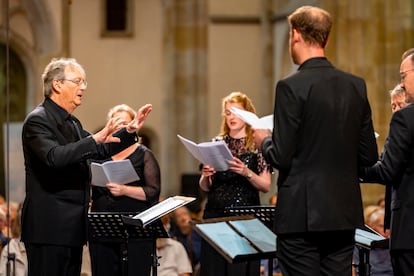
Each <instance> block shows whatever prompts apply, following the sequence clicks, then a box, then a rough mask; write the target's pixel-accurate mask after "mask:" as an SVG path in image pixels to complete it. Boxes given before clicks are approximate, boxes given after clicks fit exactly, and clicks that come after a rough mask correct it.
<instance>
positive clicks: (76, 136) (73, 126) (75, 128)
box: [69, 115, 82, 141]
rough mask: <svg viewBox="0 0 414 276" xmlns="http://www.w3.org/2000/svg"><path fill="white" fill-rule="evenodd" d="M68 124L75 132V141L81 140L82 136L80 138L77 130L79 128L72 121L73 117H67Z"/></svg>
mask: <svg viewBox="0 0 414 276" xmlns="http://www.w3.org/2000/svg"><path fill="white" fill-rule="evenodd" d="M69 122H70V124H72V126H71V128H72V129H74V130H75V133H76V134H75V135H74V137H75V140H76V141H77V140H80V139H81V138H82V136H81V133H80V130H79V126H78V124H77V123H76V121H75V119H74V117H73V116H72V115H69Z"/></svg>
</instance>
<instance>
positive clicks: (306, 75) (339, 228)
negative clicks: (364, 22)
mask: <svg viewBox="0 0 414 276" xmlns="http://www.w3.org/2000/svg"><path fill="white" fill-rule="evenodd" d="M332 22H333V20H332V17H331V15H330V14H329V13H328V12H327V11H325V10H323V9H320V8H317V7H312V6H303V7H300V8H298V9H296V10H295V11H294V12H293V13H292V14H290V15H289V16H288V24H289V35H290V37H289V43H290V45H289V50H290V55H291V57H292V60H293V62H294V63H295V64H297V65H299V67H298V71H297V72H296V73H293V74H292V75H290V76H288V77H287V78H285V79H282V80H279V81H278V83H277V85H276V92H275V95H276V98H275V105H274V131H273V133H270V132H269V131H268V130H264V129H262V130H255V133H254V136H255V143H256V144H257V145H261V148H262V151H263V155H264V156H265V158H266V160H267V161H268V162H269V163H270V164H271V165H272V166H273V167H274V168H275V169H277V170H278V171H279V178H278V201H277V208H276V213H275V233H276V234H277V258H278V260H279V264H280V267H281V270H282V274H283V275H336V276H339V275H351V268H352V266H351V264H352V253H353V248H354V235H355V228H356V227H362V226H363V215H362V200H361V191H360V186H359V179H358V168H359V166H370V165H372V164H374V163H375V162H376V161H377V160H378V152H377V144H376V140H375V135H374V129H373V124H372V120H371V108H370V105H369V102H368V97H367V91H366V84H365V81H364V80H363V79H362V78H360V77H357V76H354V75H351V74H349V73H346V72H343V71H341V70H339V69H337V68H335V67H334V66H333V65H332V64H331V63H330V62H329V61H328V59H327V58H326V56H325V46H326V45H327V42H328V37H329V33H330V30H331V26H332ZM265 137H266V138H265ZM299 256H300V258H299Z"/></svg>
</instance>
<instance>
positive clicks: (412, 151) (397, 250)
mask: <svg viewBox="0 0 414 276" xmlns="http://www.w3.org/2000/svg"><path fill="white" fill-rule="evenodd" d="M413 73H414V48H412V49H409V50H407V51H406V52H404V54H403V55H402V61H401V65H400V77H401V79H400V86H401V88H403V89H404V90H405V101H406V102H407V103H408V105H407V106H406V107H404V108H401V109H400V110H398V111H396V112H394V113H393V115H392V117H391V122H390V126H389V133H388V137H387V139H386V143H385V145H384V149H383V152H382V154H381V159H380V160H379V161H378V162H377V164H375V165H374V166H372V167H370V168H367V169H366V170H364V173H363V175H361V178H362V181H364V182H377V183H383V184H386V185H387V191H386V197H385V198H386V202H385V208H386V213H387V214H391V218H390V219H385V222H384V227H385V228H390V229H391V235H390V255H391V264H392V268H393V270H394V274H395V275H414V223H413V220H414V105H413V103H414V74H413ZM387 217H388V218H389V216H387Z"/></svg>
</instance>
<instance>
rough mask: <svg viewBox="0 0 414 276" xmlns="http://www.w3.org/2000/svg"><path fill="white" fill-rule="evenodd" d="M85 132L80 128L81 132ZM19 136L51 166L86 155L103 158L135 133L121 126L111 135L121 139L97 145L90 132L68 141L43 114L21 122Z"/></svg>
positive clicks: (75, 161)
mask: <svg viewBox="0 0 414 276" xmlns="http://www.w3.org/2000/svg"><path fill="white" fill-rule="evenodd" d="M84 134H85V135H87V134H89V133H87V132H85V131H83V130H82V135H84ZM22 135H23V139H24V140H25V141H26V142H25V145H26V147H27V150H28V151H30V152H32V153H33V154H34V155H35V156H36V158H37V159H38V160H40V161H41V162H42V163H44V164H46V165H47V166H48V167H51V168H64V167H66V166H68V165H71V164H77V163H79V162H82V161H85V160H87V159H103V158H106V157H108V156H110V155H111V154H114V153H117V152H119V151H121V150H122V149H124V148H126V147H128V145H131V144H132V143H133V142H134V141H135V139H136V135H135V134H129V133H128V132H126V130H125V129H121V130H120V131H118V132H117V133H116V134H114V136H118V137H120V138H121V141H122V142H121V143H110V144H106V145H97V144H96V143H95V140H94V139H93V138H92V136H91V135H88V136H86V137H83V138H82V139H80V140H79V141H77V142H74V143H68V142H67V140H66V137H64V135H63V133H62V132H61V131H60V130H59V129H57V126H56V125H54V124H52V123H51V122H50V121H48V120H45V119H44V117H43V116H31V117H30V118H28V119H27V120H26V122H25V124H24V128H23V132H22Z"/></svg>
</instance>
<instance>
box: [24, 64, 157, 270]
mask: <svg viewBox="0 0 414 276" xmlns="http://www.w3.org/2000/svg"><path fill="white" fill-rule="evenodd" d="M42 79H43V90H44V96H45V99H44V101H43V103H41V104H40V105H38V106H37V107H36V108H35V109H34V110H33V111H32V112H30V113H29V114H28V115H27V117H26V119H25V121H24V123H23V131H22V143H23V153H24V160H25V172H26V197H25V200H24V203H23V210H22V241H23V242H24V245H25V247H26V251H27V259H28V273H29V275H30V276H32V275H33V276H39V275H42V276H57V275H59V276H75V275H76V276H79V275H80V271H81V263H82V247H83V245H84V244H85V243H86V240H87V212H88V204H89V167H88V163H87V160H88V159H91V158H93V159H103V158H106V157H109V156H111V155H112V154H114V153H117V152H119V151H121V150H123V149H125V148H126V147H128V146H129V145H131V144H133V143H135V142H136V140H137V131H138V130H139V129H140V128H141V127H142V125H143V124H144V122H145V119H146V117H147V116H148V114H149V113H150V112H151V110H152V106H151V105H150V104H147V105H144V106H142V107H141V108H140V109H139V111H138V113H137V115H136V116H135V118H134V120H133V121H131V122H130V123H129V124H125V123H124V121H123V120H121V119H120V118H115V119H112V120H109V121H108V123H107V124H106V125H105V127H104V128H103V129H102V130H101V131H99V132H97V133H96V134H93V135H91V134H89V133H88V132H87V131H85V130H84V129H83V128H82V125H81V123H80V121H79V120H78V119H77V118H76V117H74V116H73V115H71V114H72V112H73V111H74V110H75V109H76V108H77V107H78V106H80V105H81V103H82V97H83V94H84V92H85V90H86V87H87V82H86V74H85V71H84V69H83V67H82V66H81V65H80V64H79V63H77V62H76V60H75V59H71V58H60V59H52V61H51V62H50V63H49V64H48V65H47V66H46V68H45V70H44V73H43V75H42ZM119 126H123V128H122V129H121V130H119V131H118V132H116V133H115V134H113V135H112V133H113V132H114V131H115V130H116V129H118V128H119Z"/></svg>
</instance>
